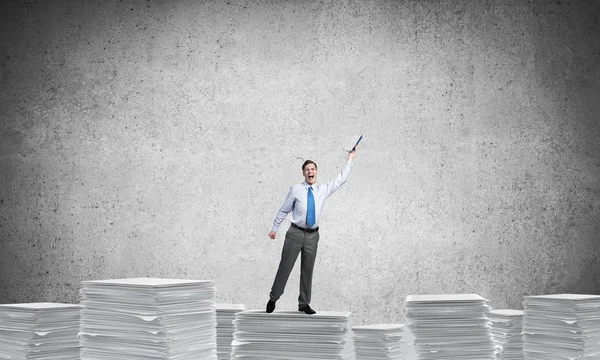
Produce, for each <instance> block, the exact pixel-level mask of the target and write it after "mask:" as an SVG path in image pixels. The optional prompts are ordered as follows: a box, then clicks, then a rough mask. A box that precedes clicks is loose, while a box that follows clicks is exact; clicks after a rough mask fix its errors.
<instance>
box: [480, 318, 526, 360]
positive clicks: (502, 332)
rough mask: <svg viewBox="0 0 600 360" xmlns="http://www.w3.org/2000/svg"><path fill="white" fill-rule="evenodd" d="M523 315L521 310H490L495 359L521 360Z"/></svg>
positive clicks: (522, 356)
mask: <svg viewBox="0 0 600 360" xmlns="http://www.w3.org/2000/svg"><path fill="white" fill-rule="evenodd" d="M523 315H525V312H524V311H522V310H510V309H495V310H490V312H489V313H488V317H489V318H490V321H491V322H492V338H493V339H494V346H495V348H496V359H497V360H522V359H524V355H523V333H522V331H523Z"/></svg>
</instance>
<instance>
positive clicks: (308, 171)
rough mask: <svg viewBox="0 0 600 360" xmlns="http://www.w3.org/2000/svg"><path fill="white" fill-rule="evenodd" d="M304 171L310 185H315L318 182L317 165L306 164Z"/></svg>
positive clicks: (305, 178)
mask: <svg viewBox="0 0 600 360" xmlns="http://www.w3.org/2000/svg"><path fill="white" fill-rule="evenodd" d="M303 173H304V180H306V182H307V183H308V184H309V185H313V184H314V183H316V182H317V168H316V167H315V164H308V165H306V166H305V167H304V171H303Z"/></svg>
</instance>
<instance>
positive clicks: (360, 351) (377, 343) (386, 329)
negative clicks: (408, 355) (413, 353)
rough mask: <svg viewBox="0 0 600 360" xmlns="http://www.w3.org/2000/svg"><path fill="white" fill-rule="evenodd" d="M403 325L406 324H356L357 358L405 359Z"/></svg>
mask: <svg viewBox="0 0 600 360" xmlns="http://www.w3.org/2000/svg"><path fill="white" fill-rule="evenodd" d="M403 327H404V324H374V325H363V326H354V327H353V328H352V331H353V332H354V348H355V350H356V360H388V359H404V358H405V354H404V353H403V349H404V346H403V342H402V340H403V339H402V335H403V334H402V328H403Z"/></svg>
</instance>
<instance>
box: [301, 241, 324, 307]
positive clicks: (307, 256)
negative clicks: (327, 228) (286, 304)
mask: <svg viewBox="0 0 600 360" xmlns="http://www.w3.org/2000/svg"><path fill="white" fill-rule="evenodd" d="M318 245H319V232H318V231H317V232H314V233H310V234H305V238H304V246H303V247H302V255H301V257H300V263H301V268H300V296H299V297H298V307H302V306H304V305H308V304H310V295H311V289H312V276H313V269H314V266H315V259H316V258H317V247H318Z"/></svg>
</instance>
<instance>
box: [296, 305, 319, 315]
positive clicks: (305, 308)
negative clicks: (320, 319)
mask: <svg viewBox="0 0 600 360" xmlns="http://www.w3.org/2000/svg"><path fill="white" fill-rule="evenodd" d="M298 311H300V312H303V313H305V314H308V315H312V314H316V313H317V312H316V311H314V310H313V309H311V308H310V306H309V305H304V306H300V307H298Z"/></svg>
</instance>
